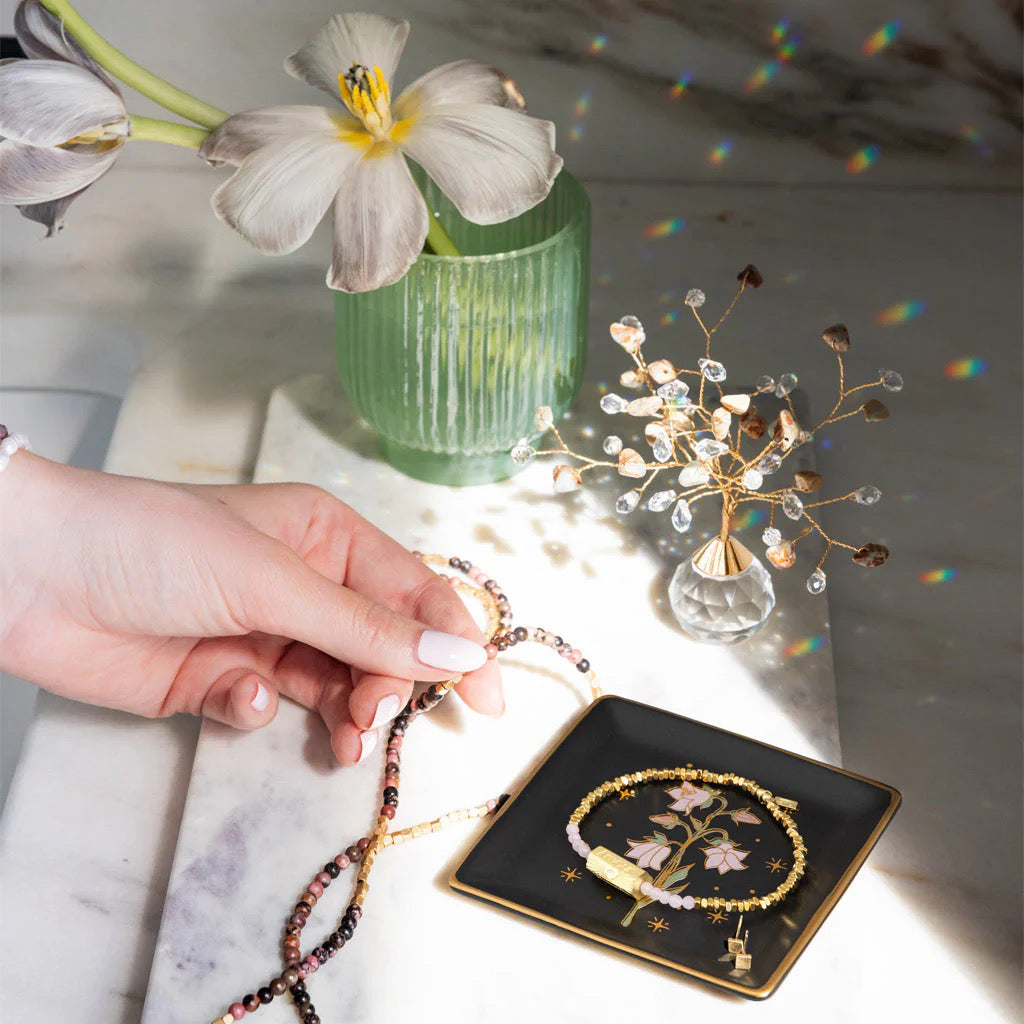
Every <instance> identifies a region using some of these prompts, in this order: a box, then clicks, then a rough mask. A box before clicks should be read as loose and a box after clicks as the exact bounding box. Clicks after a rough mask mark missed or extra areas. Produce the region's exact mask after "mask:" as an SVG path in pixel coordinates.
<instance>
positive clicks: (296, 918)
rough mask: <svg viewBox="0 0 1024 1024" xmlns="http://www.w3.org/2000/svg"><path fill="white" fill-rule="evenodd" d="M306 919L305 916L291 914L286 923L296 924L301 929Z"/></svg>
mask: <svg viewBox="0 0 1024 1024" xmlns="http://www.w3.org/2000/svg"><path fill="white" fill-rule="evenodd" d="M306 917H307V915H306V914H292V916H291V917H289V918H288V923H289V924H297V925H298V926H299V927H300V928H301V927H302V926H303V925H304V924H305V923H306Z"/></svg>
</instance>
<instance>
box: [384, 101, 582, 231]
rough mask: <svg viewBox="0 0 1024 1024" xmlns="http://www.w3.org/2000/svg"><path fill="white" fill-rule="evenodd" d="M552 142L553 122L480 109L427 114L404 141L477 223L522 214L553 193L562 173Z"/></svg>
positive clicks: (454, 108) (475, 106)
mask: <svg viewBox="0 0 1024 1024" xmlns="http://www.w3.org/2000/svg"><path fill="white" fill-rule="evenodd" d="M554 144H555V126H554V125H553V124H552V123H551V122H550V121H541V120H538V119H537V118H535V117H527V116H526V114H520V113H517V112H516V111H513V110H506V109H505V108H503V107H488V106H483V105H482V104H467V105H459V104H451V105H446V106H442V107H437V108H435V109H433V110H427V111H424V112H423V113H422V115H421V116H419V117H417V118H414V119H413V120H412V123H411V124H410V125H409V128H408V132H407V134H406V135H405V137H404V138H403V140H402V143H401V145H402V149H403V150H404V151H405V152H406V153H407V154H408V155H409V156H411V157H412V158H413V160H415V161H416V162H417V163H418V164H420V165H421V166H422V167H423V169H424V170H425V171H426V172H427V174H429V175H430V177H431V178H433V179H434V181H435V182H437V184H438V186H439V187H440V189H441V191H442V192H444V194H445V195H446V196H448V198H449V199H450V200H451V201H452V202H453V203H454V204H455V206H456V208H457V209H458V211H459V213H461V214H462V216H463V217H465V218H466V220H471V221H473V222H474V223H475V224H497V223H500V222H501V221H505V220H509V219H510V218H512V217H518V216H519V214H521V213H525V212H526V211H527V210H529V209H531V208H532V207H534V206H536V205H537V203H539V202H540V201H541V200H542V199H543V198H544V197H545V196H546V195H547V194H548V192H550V191H551V186H552V184H553V183H554V180H555V178H556V177H557V175H558V172H559V171H560V170H561V169H562V158H561V157H560V156H558V154H557V153H555V150H554Z"/></svg>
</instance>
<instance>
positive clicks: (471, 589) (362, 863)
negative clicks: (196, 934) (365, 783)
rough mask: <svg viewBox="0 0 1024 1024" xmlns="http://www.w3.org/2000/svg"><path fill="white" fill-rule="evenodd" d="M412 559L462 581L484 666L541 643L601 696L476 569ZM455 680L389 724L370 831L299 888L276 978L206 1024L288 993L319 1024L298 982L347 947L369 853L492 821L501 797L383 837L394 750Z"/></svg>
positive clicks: (581, 664)
mask: <svg viewBox="0 0 1024 1024" xmlns="http://www.w3.org/2000/svg"><path fill="white" fill-rule="evenodd" d="M414 554H416V555H417V557H419V558H420V559H421V560H422V561H423V562H425V563H426V564H428V565H433V566H438V567H443V568H445V569H451V570H455V572H458V573H460V574H462V576H464V577H466V578H467V579H468V580H469V581H470V582H468V583H467V582H465V581H464V580H462V579H459V578H458V577H456V576H453V575H448V574H447V573H445V572H442V573H440V574H439V575H440V576H441V578H442V579H444V580H446V581H447V583H448V584H449V585H450V586H451V587H452V588H453V589H455V590H457V591H459V592H460V593H463V594H466V595H467V596H469V597H472V598H474V599H475V600H477V601H479V602H480V603H481V605H482V606H483V608H484V611H485V614H486V618H487V623H486V626H485V627H484V633H485V636H486V637H487V638H488V642H487V644H486V645H485V650H486V652H487V657H488V658H489V659H493V658H496V657H497V656H498V655H499V654H501V653H503V652H505V651H507V650H508V649H509V648H510V647H514V646H516V645H517V644H520V643H527V642H533V643H539V644H543V645H544V646H546V647H549V648H551V649H552V650H554V651H555V652H556V653H557V654H559V655H560V656H561V657H563V658H565V660H566V661H568V662H569V663H570V664H572V665H574V666H575V667H576V669H577V671H579V672H580V673H581V674H582V675H583V677H584V678H585V679H586V681H587V682H588V683H589V685H590V693H591V698H592V699H596V698H597V697H599V696H600V695H601V690H600V687H599V686H598V685H597V682H596V676H595V673H594V671H593V669H592V668H591V667H590V662H589V661H588V660H587V659H586V658H584V656H583V654H582V652H581V651H580V650H579V649H578V648H575V647H573V646H572V644H570V643H567V642H566V641H565V640H563V638H562V637H560V636H558V635H556V634H555V633H553V632H550V631H549V630H546V629H541V628H539V627H526V626H518V627H515V628H513V625H512V622H513V617H512V608H511V605H510V604H509V601H508V597H507V596H506V595H505V593H504V592H503V591H502V589H501V587H500V586H499V585H498V583H497V582H496V581H495V580H493V579H491V578H490V577H489V576H488V575H487V574H486V573H485V572H483V570H481V569H479V568H478V567H477V566H474V565H473V564H472V563H470V562H468V561H465V560H463V559H459V558H449V559H445V558H442V557H441V556H440V555H424V554H422V553H420V552H414ZM460 679H461V677H456V678H454V679H449V680H446V681H445V682H443V683H434V684H433V685H432V686H430V687H428V688H427V689H426V690H424V691H423V692H422V693H421V694H420V695H419V696H418V697H415V698H414V699H413V700H411V701H409V703H408V704H407V705H406V706H405V708H404V709H403V710H402V712H401V713H400V714H399V715H398V717H397V718H395V720H394V721H393V722H392V723H391V729H390V732H389V734H388V742H387V746H386V748H385V749H386V754H385V756H386V758H387V760H386V763H385V766H384V782H383V787H382V790H381V806H380V811H379V812H378V817H377V822H376V825H375V827H374V829H373V832H372V833H371V834H370V835H369V836H366V837H364V838H362V839H359V840H358V841H357V842H355V843H353V844H352V845H351V846H349V847H348V848H347V849H345V850H344V852H342V853H339V854H338V855H337V856H336V857H334V859H333V860H330V861H328V862H327V863H326V864H324V866H323V868H322V869H321V870H320V871H318V872H316V874H315V875H314V877H313V879H312V880H311V881H310V883H309V884H308V885H307V886H306V888H305V890H304V891H303V893H302V894H301V896H300V897H299V899H298V901H297V902H296V904H295V906H294V907H293V908H292V911H291V914H290V915H289V917H288V919H287V921H286V923H285V927H284V936H283V938H282V942H281V959H282V965H283V970H282V971H281V973H280V974H279V975H278V976H276V977H274V978H273V979H271V980H270V981H268V982H267V983H266V984H264V985H260V986H255V987H254V989H253V991H252V992H250V993H248V994H247V995H245V996H243V997H242V998H241V999H239V1000H236V1001H235V1002H233V1003H232V1004H231V1005H230V1006H229V1007H228V1009H227V1011H226V1012H225V1013H224V1014H222V1015H221V1016H220V1017H217V1018H215V1019H214V1021H213V1024H231V1022H232V1021H237V1020H241V1019H242V1018H243V1017H245V1016H246V1015H248V1014H250V1013H254V1012H255V1011H257V1010H258V1009H259V1008H260V1007H261V1006H265V1005H266V1004H268V1003H270V1002H273V1000H274V999H275V998H276V997H278V996H282V995H284V994H285V992H288V993H290V994H291V997H292V1001H293V1003H294V1005H295V1009H296V1012H297V1013H298V1016H299V1020H300V1021H302V1024H321V1019H320V1016H319V1015H318V1014H317V1012H316V1008H315V1007H314V1005H313V1003H312V1001H311V999H310V995H309V991H308V989H307V986H306V981H307V979H308V978H309V977H310V976H311V975H313V974H315V973H316V972H317V971H318V970H320V968H321V967H322V966H323V965H324V964H326V963H327V961H328V960H329V959H331V958H332V957H334V956H336V955H337V953H338V952H339V951H340V950H341V949H342V948H343V947H344V946H345V945H346V943H348V942H349V941H351V939H352V937H353V935H354V934H355V931H356V928H357V926H358V924H359V921H360V918H361V917H362V914H363V903H364V902H365V900H366V896H367V893H368V892H369V889H370V885H369V876H370V871H371V869H372V867H373V862H374V860H375V859H376V857H377V854H378V853H379V852H380V851H381V850H382V849H385V848H386V847H388V846H397V845H399V844H401V843H404V842H408V841H409V840H411V839H417V838H419V837H420V836H424V835H428V834H431V833H433V832H438V831H440V830H441V829H442V828H443V827H444V826H445V825H447V824H449V823H451V822H453V821H464V820H468V819H471V818H482V817H485V816H486V815H488V814H493V813H495V812H496V811H497V810H498V808H499V807H500V806H501V805H502V804H503V803H504V801H505V800H506V799H507V798H508V795H507V794H503V795H502V796H501V797H498V798H496V799H492V800H488V801H487V802H486V803H483V804H479V805H478V806H476V807H470V808H466V809H463V810H458V811H450V812H448V813H447V814H444V815H442V816H441V817H440V818H435V819H434V820H433V821H429V822H424V823H422V824H419V825H414V826H413V827H412V828H407V829H403V830H401V831H397V832H390V831H389V825H390V822H391V821H392V820H393V819H394V817H395V814H396V813H397V810H398V791H399V786H400V784H401V759H402V744H403V742H404V737H405V732H406V729H407V728H408V727H409V725H410V724H411V723H412V722H413V721H414V720H415V719H416V718H417V717H419V716H420V715H421V714H423V713H425V712H427V711H430V710H432V709H433V708H435V707H437V705H438V704H440V703H441V701H443V700H444V698H445V697H446V696H447V695H448V694H449V693H450V692H451V691H452V689H454V687H455V686H456V685H457V684H458V683H459V681H460ZM354 865H358V872H357V876H356V882H355V887H354V889H353V893H352V899H351V902H350V903H349V905H348V907H347V909H346V910H345V913H344V914H343V915H342V917H341V920H340V921H339V923H338V926H337V927H336V928H335V930H334V931H332V932H330V933H329V934H328V935H327V936H326V937H325V938H324V939H323V940H322V941H321V942H320V944H319V945H317V946H315V947H313V949H312V951H311V952H310V953H308V954H307V955H305V956H304V955H303V953H302V949H301V940H302V930H303V928H304V927H305V925H306V922H307V921H308V920H309V917H310V915H311V914H312V913H313V910H314V908H315V907H316V905H317V903H318V901H319V900H321V899H322V898H323V896H324V893H325V892H326V890H327V889H328V887H329V886H330V885H331V883H332V882H333V881H334V880H335V879H337V878H338V877H340V875H341V873H342V872H343V871H345V870H346V869H348V868H350V867H352V866H354Z"/></svg>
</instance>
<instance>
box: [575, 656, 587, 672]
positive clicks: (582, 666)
mask: <svg viewBox="0 0 1024 1024" xmlns="http://www.w3.org/2000/svg"><path fill="white" fill-rule="evenodd" d="M576 668H578V669H579V670H580V672H589V671H590V662H589V661H587V659H586V658H581V659H580V660H579V661H578V662H577V663H576Z"/></svg>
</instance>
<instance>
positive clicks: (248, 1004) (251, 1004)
mask: <svg viewBox="0 0 1024 1024" xmlns="http://www.w3.org/2000/svg"><path fill="white" fill-rule="evenodd" d="M242 1005H243V1006H244V1007H245V1008H246V1009H247V1010H248V1011H249V1012H250V1013H255V1012H256V1011H257V1010H258V1009H259V1008H260V997H259V996H256V995H253V994H252V993H251V992H250V993H249V995H247V996H245V997H244V998H243V999H242Z"/></svg>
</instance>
